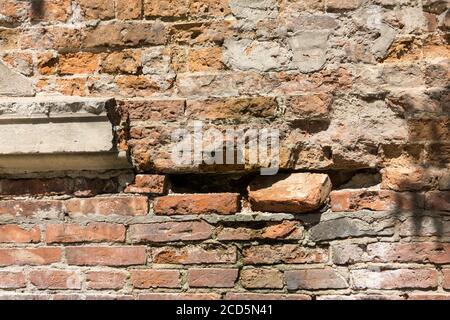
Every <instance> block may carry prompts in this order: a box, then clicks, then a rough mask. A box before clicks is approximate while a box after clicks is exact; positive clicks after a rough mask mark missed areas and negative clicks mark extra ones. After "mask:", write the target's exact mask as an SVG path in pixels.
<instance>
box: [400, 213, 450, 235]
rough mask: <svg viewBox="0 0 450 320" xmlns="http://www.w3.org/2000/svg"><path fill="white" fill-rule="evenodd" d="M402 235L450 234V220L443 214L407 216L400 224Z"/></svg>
mask: <svg viewBox="0 0 450 320" xmlns="http://www.w3.org/2000/svg"><path fill="white" fill-rule="evenodd" d="M400 235H401V236H406V237H408V236H439V237H447V236H450V222H449V220H448V219H445V218H442V217H441V216H426V215H419V214H418V215H417V216H412V217H408V218H406V219H405V220H404V221H403V222H402V224H401V226H400Z"/></svg>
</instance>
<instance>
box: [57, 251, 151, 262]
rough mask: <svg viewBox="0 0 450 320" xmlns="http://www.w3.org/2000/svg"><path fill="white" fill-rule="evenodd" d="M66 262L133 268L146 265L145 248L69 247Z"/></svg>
mask: <svg viewBox="0 0 450 320" xmlns="http://www.w3.org/2000/svg"><path fill="white" fill-rule="evenodd" d="M66 260H67V263H68V264H69V265H79V266H95V265H102V266H132V265H139V264H145V263H146V261H147V256H146V252H145V247H68V248H66Z"/></svg>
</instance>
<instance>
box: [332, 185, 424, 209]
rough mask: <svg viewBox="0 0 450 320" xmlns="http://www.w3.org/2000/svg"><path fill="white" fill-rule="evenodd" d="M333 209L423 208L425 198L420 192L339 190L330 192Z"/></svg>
mask: <svg viewBox="0 0 450 320" xmlns="http://www.w3.org/2000/svg"><path fill="white" fill-rule="evenodd" d="M330 199H331V210H333V211H358V210H364V209H367V210H373V211H389V210H393V211H395V210H414V209H422V208H423V206H424V198H423V195H422V194H420V193H411V192H394V191H389V190H359V189H356V190H353V189H346V190H337V191H333V192H331V194H330Z"/></svg>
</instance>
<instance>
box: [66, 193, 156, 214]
mask: <svg viewBox="0 0 450 320" xmlns="http://www.w3.org/2000/svg"><path fill="white" fill-rule="evenodd" d="M65 207H66V210H67V212H68V213H69V215H70V216H71V217H77V216H84V215H89V214H95V215H121V216H143V215H146V214H147V212H148V200H147V198H146V197H141V196H132V197H124V196H120V197H99V198H89V199H70V200H67V201H66V202H65Z"/></svg>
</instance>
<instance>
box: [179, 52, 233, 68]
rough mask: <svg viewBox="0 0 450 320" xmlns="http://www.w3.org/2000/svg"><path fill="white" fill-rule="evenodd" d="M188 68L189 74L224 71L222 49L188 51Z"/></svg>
mask: <svg viewBox="0 0 450 320" xmlns="http://www.w3.org/2000/svg"><path fill="white" fill-rule="evenodd" d="M188 67H189V70H190V71H191V72H199V71H214V70H221V69H224V65H223V62H222V49H220V48H201V49H191V50H190V51H189V58H188Z"/></svg>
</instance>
